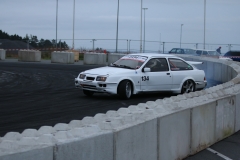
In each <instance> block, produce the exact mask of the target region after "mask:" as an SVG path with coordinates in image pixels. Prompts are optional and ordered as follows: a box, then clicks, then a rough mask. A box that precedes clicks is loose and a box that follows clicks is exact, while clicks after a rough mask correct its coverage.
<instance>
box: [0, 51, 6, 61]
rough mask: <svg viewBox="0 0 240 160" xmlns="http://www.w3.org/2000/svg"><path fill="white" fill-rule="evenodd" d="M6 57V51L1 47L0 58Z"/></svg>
mask: <svg viewBox="0 0 240 160" xmlns="http://www.w3.org/2000/svg"><path fill="white" fill-rule="evenodd" d="M5 58H6V51H5V50H4V49H0V60H4V59H5Z"/></svg>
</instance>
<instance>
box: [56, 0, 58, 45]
mask: <svg viewBox="0 0 240 160" xmlns="http://www.w3.org/2000/svg"><path fill="white" fill-rule="evenodd" d="M56 5H57V6H56V49H57V24H58V0H57V4H56Z"/></svg>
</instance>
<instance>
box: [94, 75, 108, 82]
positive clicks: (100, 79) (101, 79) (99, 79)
mask: <svg viewBox="0 0 240 160" xmlns="http://www.w3.org/2000/svg"><path fill="white" fill-rule="evenodd" d="M106 80H107V77H105V76H97V78H96V81H103V82H105V81H106Z"/></svg>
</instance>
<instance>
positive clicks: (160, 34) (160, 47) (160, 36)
mask: <svg viewBox="0 0 240 160" xmlns="http://www.w3.org/2000/svg"><path fill="white" fill-rule="evenodd" d="M159 53H161V33H160V41H159Z"/></svg>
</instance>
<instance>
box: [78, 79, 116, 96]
mask: <svg viewBox="0 0 240 160" xmlns="http://www.w3.org/2000/svg"><path fill="white" fill-rule="evenodd" d="M75 87H76V88H82V89H84V90H89V91H94V92H98V93H109V94H117V83H108V82H101V81H87V80H82V79H79V78H75Z"/></svg>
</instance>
